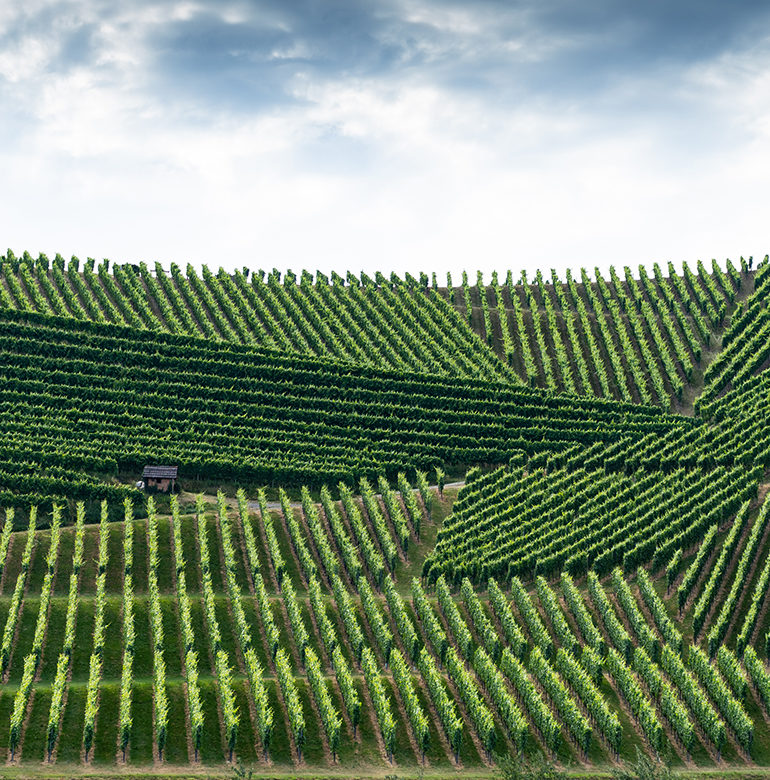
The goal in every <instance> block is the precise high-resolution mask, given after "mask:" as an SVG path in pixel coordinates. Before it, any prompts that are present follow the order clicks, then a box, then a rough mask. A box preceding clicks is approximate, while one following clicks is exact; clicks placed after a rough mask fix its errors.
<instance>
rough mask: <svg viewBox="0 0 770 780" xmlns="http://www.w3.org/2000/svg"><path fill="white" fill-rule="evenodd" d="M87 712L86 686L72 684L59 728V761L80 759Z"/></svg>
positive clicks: (57, 751) (57, 759)
mask: <svg viewBox="0 0 770 780" xmlns="http://www.w3.org/2000/svg"><path fill="white" fill-rule="evenodd" d="M85 714H86V689H85V686H80V685H77V686H70V689H69V691H68V692H67V704H66V706H65V707H64V715H63V717H62V721H61V726H60V730H59V742H58V746H57V748H56V761H57V762H58V763H61V762H77V761H80V749H81V748H82V746H83V720H84V719H85Z"/></svg>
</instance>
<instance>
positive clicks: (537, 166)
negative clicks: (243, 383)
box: [0, 0, 770, 274]
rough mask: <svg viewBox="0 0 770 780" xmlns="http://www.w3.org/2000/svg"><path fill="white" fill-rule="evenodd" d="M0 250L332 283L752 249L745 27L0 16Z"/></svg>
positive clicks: (65, 1)
mask: <svg viewBox="0 0 770 780" xmlns="http://www.w3.org/2000/svg"><path fill="white" fill-rule="evenodd" d="M0 110H1V112H2V113H0V176H1V177H2V178H1V180H0V246H3V247H5V246H8V247H11V248H12V249H14V251H16V252H17V253H20V252H21V251H23V250H24V249H27V250H29V251H30V252H32V253H33V254H37V253H38V252H46V253H47V254H49V255H53V254H55V253H56V252H61V253H62V254H63V255H65V256H67V257H69V256H70V255H72V254H76V255H78V256H80V257H86V256H92V257H96V258H102V257H109V258H111V259H113V260H115V261H119V262H123V261H132V260H140V259H143V260H146V261H148V262H149V261H155V260H160V261H161V262H163V263H164V264H168V263H169V262H172V261H174V262H177V263H186V262H188V261H189V262H193V263H203V262H207V263H209V264H210V265H212V266H219V265H224V266H225V267H233V266H235V265H237V266H243V265H247V266H250V267H264V268H267V269H270V268H273V267H277V268H281V269H283V268H293V269H295V270H298V269H301V268H308V269H309V270H315V269H316V268H318V269H322V270H326V271H328V270H330V269H335V270H338V271H341V272H342V271H345V270H346V269H350V270H353V271H360V270H367V271H373V270H376V269H381V270H384V271H390V270H396V271H398V272H402V271H404V270H410V271H412V272H414V271H417V270H426V271H434V270H435V271H438V272H440V273H442V274H443V272H445V271H446V270H450V271H452V272H453V273H458V272H459V270H460V269H462V268H467V269H468V270H469V271H475V269H477V268H481V269H483V270H485V271H488V270H491V269H493V268H497V269H500V270H503V269H508V268H512V269H514V270H516V271H518V270H519V269H528V270H532V269H535V268H538V267H542V268H544V269H548V268H551V267H555V268H558V269H564V268H566V267H573V268H578V267H580V266H581V265H585V266H587V267H589V268H593V266H594V265H599V266H600V267H602V268H606V267H607V266H609V265H610V264H611V263H615V264H618V265H623V264H638V263H640V262H643V263H651V262H652V261H653V260H659V261H661V260H668V259H672V260H674V261H675V262H676V263H677V264H678V263H680V262H681V261H682V260H687V261H692V262H694V261H695V260H697V259H698V258H699V257H700V258H703V259H705V260H710V259H711V258H712V257H716V258H718V259H720V260H723V259H724V258H725V257H731V258H735V259H737V257H738V256H739V255H741V254H742V255H744V256H748V255H750V254H753V255H755V256H757V255H764V254H765V253H766V252H768V251H770V249H768V247H770V7H769V6H768V4H767V3H764V2H740V1H739V0H737V1H736V2H731V3H725V2H716V1H715V0H687V1H686V2H682V1H681V0H639V1H638V2H620V1H618V0H587V1H586V2H580V3H578V2H574V1H572V2H570V1H569V0H523V1H522V2H516V0H512V1H503V0H499V1H497V2H496V1H494V0H473V2H453V1H452V0H358V1H357V2H356V1H354V0H251V1H246V0H244V1H243V2H229V1H228V0H216V1H214V0H210V1H209V2H174V1H173V0H166V2H151V0H146V1H144V0H124V1H123V2H120V3H116V2H112V0H56V1H55V2H51V1H49V0H24V2H22V1H21V0H0Z"/></svg>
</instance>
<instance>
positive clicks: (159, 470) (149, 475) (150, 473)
mask: <svg viewBox="0 0 770 780" xmlns="http://www.w3.org/2000/svg"><path fill="white" fill-rule="evenodd" d="M178 470H179V466H145V467H144V471H143V472H142V478H143V479H176V474H177V471H178Z"/></svg>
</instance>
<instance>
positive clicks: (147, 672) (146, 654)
mask: <svg viewBox="0 0 770 780" xmlns="http://www.w3.org/2000/svg"><path fill="white" fill-rule="evenodd" d="M148 611H149V607H148V604H147V599H136V600H135V601H134V625H135V626H136V641H135V642H134V677H138V678H140V679H141V678H144V677H151V676H152V653H153V649H152V648H153V642H152V636H151V634H150V616H149V614H148Z"/></svg>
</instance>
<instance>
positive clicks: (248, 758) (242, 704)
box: [233, 680, 259, 764]
mask: <svg viewBox="0 0 770 780" xmlns="http://www.w3.org/2000/svg"><path fill="white" fill-rule="evenodd" d="M233 691H234V693H235V704H236V706H237V707H238V713H239V723H238V738H237V740H236V743H235V758H236V760H240V761H243V762H244V763H246V764H252V763H255V762H256V761H257V760H258V753H259V745H258V742H259V739H258V737H257V736H256V735H255V733H254V727H253V725H252V722H251V713H250V710H249V701H248V696H249V691H248V688H247V686H246V684H245V682H244V681H243V680H236V681H235V682H234V683H233Z"/></svg>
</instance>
